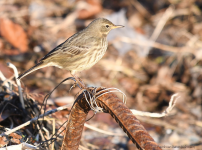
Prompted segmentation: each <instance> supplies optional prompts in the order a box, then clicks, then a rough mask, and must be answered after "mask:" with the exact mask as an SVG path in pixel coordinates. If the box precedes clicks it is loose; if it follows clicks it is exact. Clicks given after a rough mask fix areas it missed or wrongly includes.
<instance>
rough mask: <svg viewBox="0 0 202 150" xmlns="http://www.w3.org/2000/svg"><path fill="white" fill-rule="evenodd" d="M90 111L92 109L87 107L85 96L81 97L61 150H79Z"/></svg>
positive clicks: (75, 105)
mask: <svg viewBox="0 0 202 150" xmlns="http://www.w3.org/2000/svg"><path fill="white" fill-rule="evenodd" d="M80 105H81V106H82V107H80ZM89 110H90V107H89V106H88V105H87V102H86V100H85V98H84V96H83V94H81V95H79V96H78V98H77V100H76V102H75V104H74V105H73V107H72V109H71V113H70V115H69V118H68V122H67V125H66V131H65V136H64V139H63V143H62V148H61V150H77V149H78V147H79V144H80V140H81V135H82V131H83V127H84V123H85V121H86V117H87V114H88V111H89Z"/></svg>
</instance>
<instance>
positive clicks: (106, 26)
mask: <svg viewBox="0 0 202 150" xmlns="http://www.w3.org/2000/svg"><path fill="white" fill-rule="evenodd" d="M122 27H124V26H122V25H114V24H113V23H112V22H111V21H109V20H107V19H105V18H98V19H95V20H94V21H93V22H91V23H90V24H89V28H91V30H93V31H94V32H97V33H100V34H102V35H107V34H108V33H109V32H110V31H111V30H112V29H116V28H122Z"/></svg>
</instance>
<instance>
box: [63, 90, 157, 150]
mask: <svg viewBox="0 0 202 150" xmlns="http://www.w3.org/2000/svg"><path fill="white" fill-rule="evenodd" d="M99 91H100V90H99ZM97 92H98V90H97ZM101 93H102V92H100V93H99V94H101ZM87 95H88V94H87ZM97 96H98V95H97ZM97 104H98V106H99V107H102V108H103V109H104V112H107V113H109V114H110V115H111V116H112V117H113V118H114V119H115V120H116V122H117V123H118V124H119V125H120V127H121V128H122V129H123V130H124V132H125V133H126V134H127V135H128V136H129V138H130V139H131V140H132V142H133V143H134V144H136V146H137V148H138V149H145V150H161V148H160V147H159V146H158V144H157V143H156V142H155V141H154V140H153V138H152V137H151V136H150V135H149V134H148V132H147V131H146V130H145V128H144V127H143V126H142V125H141V124H140V122H139V121H138V120H137V118H136V117H135V116H134V115H133V114H132V112H131V111H130V109H129V108H127V106H126V105H125V104H123V102H122V100H120V99H119V98H118V97H117V96H116V95H115V94H112V93H107V94H104V95H102V96H100V97H99V98H98V99H97ZM89 111H90V107H89V106H88V103H87V102H86V100H85V97H84V94H83V93H82V94H80V95H79V97H78V98H77V100H76V102H75V104H74V106H73V107H72V110H71V113H70V116H69V120H68V123H67V127H66V134H65V137H64V140H63V144H62V150H65V149H68V150H69V149H70V150H76V149H78V147H79V143H80V139H81V135H82V130H83V127H84V123H85V120H86V116H87V114H88V112H89Z"/></svg>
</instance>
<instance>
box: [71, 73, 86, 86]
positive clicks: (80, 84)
mask: <svg viewBox="0 0 202 150" xmlns="http://www.w3.org/2000/svg"><path fill="white" fill-rule="evenodd" d="M72 76H73V77H74V78H75V80H76V82H77V83H78V84H79V86H80V87H81V88H82V89H87V87H86V85H85V84H84V83H83V81H82V80H81V79H80V78H79V77H77V76H76V75H74V74H72Z"/></svg>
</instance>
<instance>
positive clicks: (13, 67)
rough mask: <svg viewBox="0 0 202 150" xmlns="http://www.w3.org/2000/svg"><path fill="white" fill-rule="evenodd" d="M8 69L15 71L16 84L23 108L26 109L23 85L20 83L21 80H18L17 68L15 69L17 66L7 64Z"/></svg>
mask: <svg viewBox="0 0 202 150" xmlns="http://www.w3.org/2000/svg"><path fill="white" fill-rule="evenodd" d="M7 65H8V67H10V68H12V69H13V71H14V75H15V78H16V83H17V85H18V91H19V95H20V102H21V104H22V108H24V109H25V103H24V100H23V96H22V88H21V83H20V80H18V79H17V78H18V76H19V75H18V70H17V68H16V67H15V65H13V64H12V63H7Z"/></svg>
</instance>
